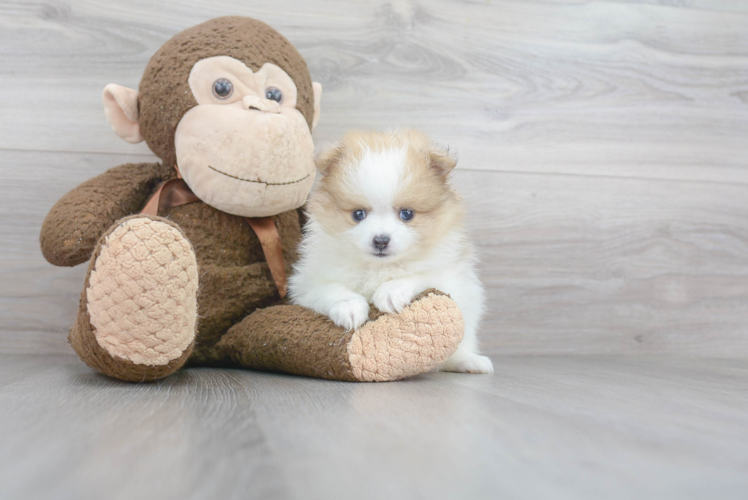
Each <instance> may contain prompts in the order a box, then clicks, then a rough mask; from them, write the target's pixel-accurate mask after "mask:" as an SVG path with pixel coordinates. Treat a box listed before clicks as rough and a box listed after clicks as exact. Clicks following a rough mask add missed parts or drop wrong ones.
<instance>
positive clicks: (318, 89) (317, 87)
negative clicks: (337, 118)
mask: <svg viewBox="0 0 748 500" xmlns="http://www.w3.org/2000/svg"><path fill="white" fill-rule="evenodd" d="M312 90H314V117H313V118H312V132H314V129H315V128H316V127H317V122H318V121H319V108H320V103H321V102H322V84H321V83H319V82H312Z"/></svg>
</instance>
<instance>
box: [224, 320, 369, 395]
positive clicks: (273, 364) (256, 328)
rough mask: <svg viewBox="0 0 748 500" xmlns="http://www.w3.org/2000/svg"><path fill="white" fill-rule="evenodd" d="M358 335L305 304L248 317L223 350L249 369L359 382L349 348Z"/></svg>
mask: <svg viewBox="0 0 748 500" xmlns="http://www.w3.org/2000/svg"><path fill="white" fill-rule="evenodd" d="M352 335H353V332H346V331H345V330H344V329H342V328H340V327H338V326H335V325H334V324H333V323H332V322H331V321H330V320H329V319H328V318H326V317H325V316H322V315H321V314H317V313H315V312H314V311H311V310H309V309H305V308H303V307H301V306H292V305H286V306H274V307H269V308H267V309H260V310H258V311H255V312H254V313H252V314H250V315H249V316H247V317H246V318H245V319H244V320H243V321H241V322H240V323H239V324H237V325H235V326H234V327H232V328H231V329H230V330H229V331H228V333H227V334H226V335H224V336H223V338H222V339H221V342H220V343H219V344H218V346H217V347H218V348H219V350H223V351H224V352H225V353H226V356H227V357H229V358H230V359H231V360H232V361H233V362H234V363H236V364H238V365H239V366H242V367H245V368H251V369H255V370H268V371H280V372H286V373H293V374H295V375H306V376H309V377H318V378H326V379H332V380H350V381H355V380H356V378H355V377H354V375H353V373H352V371H351V365H350V363H349V362H348V350H347V349H348V342H349V341H350V339H351V336H352Z"/></svg>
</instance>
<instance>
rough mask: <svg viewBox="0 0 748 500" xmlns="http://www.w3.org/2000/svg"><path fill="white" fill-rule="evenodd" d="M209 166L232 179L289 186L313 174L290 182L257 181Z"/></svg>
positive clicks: (267, 184)
mask: <svg viewBox="0 0 748 500" xmlns="http://www.w3.org/2000/svg"><path fill="white" fill-rule="evenodd" d="M208 168H209V169H211V170H213V171H214V172H218V173H219V174H223V175H225V176H226V177H231V178H232V179H236V180H238V181H244V182H254V183H256V184H265V185H266V186H287V185H289V184H296V183H299V182H301V181H303V180H304V179H307V178H308V177H309V176H310V175H312V174H306V175H305V176H304V177H302V178H301V179H297V180H295V181H288V182H265V181H256V180H253V179H242V178H241V177H237V176H235V175H231V174H227V173H226V172H221V171H220V170H218V169H217V168H215V167H212V166H210V165H208Z"/></svg>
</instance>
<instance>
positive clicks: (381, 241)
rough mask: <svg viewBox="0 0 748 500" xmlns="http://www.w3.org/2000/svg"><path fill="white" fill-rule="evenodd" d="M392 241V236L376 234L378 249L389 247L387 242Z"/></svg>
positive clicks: (375, 240) (375, 241)
mask: <svg viewBox="0 0 748 500" xmlns="http://www.w3.org/2000/svg"><path fill="white" fill-rule="evenodd" d="M389 242H390V237H389V236H386V235H383V234H380V235H379V236H374V246H375V247H377V249H378V250H384V249H385V248H387V244H388V243H389Z"/></svg>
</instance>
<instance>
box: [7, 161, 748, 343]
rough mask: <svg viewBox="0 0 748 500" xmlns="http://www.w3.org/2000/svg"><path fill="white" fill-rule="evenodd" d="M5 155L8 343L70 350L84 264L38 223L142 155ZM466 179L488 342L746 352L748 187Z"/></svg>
mask: <svg viewBox="0 0 748 500" xmlns="http://www.w3.org/2000/svg"><path fill="white" fill-rule="evenodd" d="M0 158H1V159H2V160H1V162H2V163H3V164H14V165H18V166H19V168H17V169H14V170H13V171H11V172H9V174H8V177H7V178H6V183H5V184H4V185H2V186H0V199H4V200H6V203H7V204H8V205H7V206H8V207H12V209H10V208H9V209H8V211H7V212H5V213H6V214H8V215H10V214H11V213H12V214H13V217H3V219H2V220H3V222H2V223H1V224H0V241H2V242H3V245H6V248H7V249H6V250H5V251H4V252H3V253H2V256H0V276H1V277H2V279H1V280H0V314H2V317H3V322H2V324H0V352H43V353H69V352H70V348H69V346H68V345H67V343H66V341H65V337H66V331H67V329H68V328H69V326H70V325H71V324H72V322H73V320H74V317H75V316H74V315H75V312H76V310H77V301H78V297H79V294H80V287H81V284H82V283H83V273H84V266H79V267H78V268H73V269H62V268H54V267H53V266H51V265H49V264H47V263H46V262H45V261H44V260H43V258H42V256H41V253H40V250H39V245H38V231H39V227H40V225H41V222H42V220H43V218H44V216H45V215H46V212H47V211H48V210H49V207H51V205H52V204H53V203H54V202H55V201H56V200H57V199H58V198H59V197H60V196H62V194H64V193H65V192H66V191H67V190H69V189H70V188H72V187H73V186H75V185H77V184H78V183H79V182H82V181H83V180H85V179H87V178H89V177H92V176H93V175H96V174H97V173H99V172H101V171H103V170H104V169H106V168H109V167H112V166H115V165H117V164H118V163H119V162H120V161H138V159H139V158H141V157H121V156H118V155H99V154H80V153H75V154H74V153H65V154H62V153H35V152H20V151H16V152H9V151H5V152H0ZM50 171H51V172H57V173H58V174H57V177H55V178H51V177H49V176H48V175H47V174H46V172H50ZM455 181H456V186H457V187H458V189H459V190H460V192H461V193H462V195H463V196H464V198H465V199H466V200H467V202H468V206H469V210H470V217H469V218H468V225H469V228H470V231H471V234H472V235H473V238H474V239H475V241H476V243H477V245H478V249H479V253H480V255H481V266H480V272H481V277H482V279H483V282H484V284H485V285H486V287H487V290H488V297H489V311H488V314H487V317H486V321H485V324H484V328H483V332H482V340H483V345H484V348H485V350H486V352H489V353H496V354H529V353H534V354H541V353H544V354H554V353H588V354H594V353H597V354H601V353H666V352H672V353H680V354H687V355H708V356H727V357H745V356H747V355H748V323H746V317H747V316H746V304H748V206H746V204H745V202H744V200H745V199H748V187H746V186H744V185H741V184H736V185H728V184H718V183H696V182H685V181H652V180H644V179H611V178H606V177H595V176H568V175H545V174H520V173H503V172H486V171H483V172H480V171H468V170H462V171H459V172H458V173H457V175H456V178H455ZM42 312H43V314H42Z"/></svg>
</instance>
